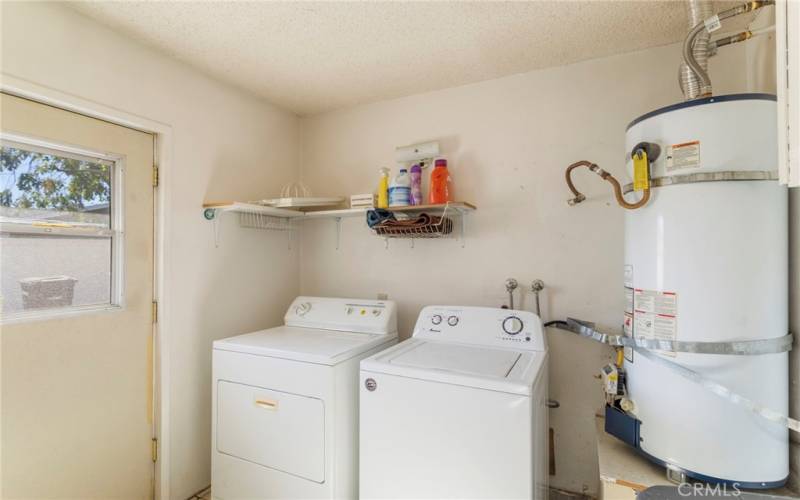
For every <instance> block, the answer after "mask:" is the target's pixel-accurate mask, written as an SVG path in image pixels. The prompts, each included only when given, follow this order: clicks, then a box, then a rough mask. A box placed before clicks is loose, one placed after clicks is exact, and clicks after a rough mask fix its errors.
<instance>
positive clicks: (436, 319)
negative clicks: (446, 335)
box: [431, 314, 442, 325]
mask: <svg viewBox="0 0 800 500" xmlns="http://www.w3.org/2000/svg"><path fill="white" fill-rule="evenodd" d="M431 323H433V324H434V325H440V324H441V323H442V317H441V316H440V315H438V314H434V315H433V316H432V317H431Z"/></svg>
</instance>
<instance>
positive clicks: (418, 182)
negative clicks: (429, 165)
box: [410, 164, 425, 205]
mask: <svg viewBox="0 0 800 500" xmlns="http://www.w3.org/2000/svg"><path fill="white" fill-rule="evenodd" d="M410 176H411V200H410V202H411V204H412V205H422V204H423V203H425V202H424V201H422V167H420V166H419V165H418V164H417V165H414V166H412V167H411V174H410Z"/></svg>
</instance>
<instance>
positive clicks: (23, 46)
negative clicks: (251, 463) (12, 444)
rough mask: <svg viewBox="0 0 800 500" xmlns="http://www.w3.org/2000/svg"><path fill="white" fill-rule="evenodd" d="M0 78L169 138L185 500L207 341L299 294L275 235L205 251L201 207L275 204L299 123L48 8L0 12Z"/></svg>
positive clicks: (205, 463)
mask: <svg viewBox="0 0 800 500" xmlns="http://www.w3.org/2000/svg"><path fill="white" fill-rule="evenodd" d="M2 71H3V72H4V73H5V74H7V75H11V76H13V77H17V78H22V79H25V80H29V81H32V82H34V83H36V84H39V85H42V86H46V87H50V88H53V89H57V90H58V91H60V92H65V93H68V94H72V95H75V96H78V97H81V98H84V99H87V100H90V101H94V102H97V103H100V104H102V105H104V106H108V107H112V108H116V109H119V110H122V111H124V112H127V113H131V114H135V115H139V116H143V117H146V118H148V119H149V120H155V121H160V122H163V123H166V124H169V125H171V126H172V130H173V136H172V137H173V140H174V143H173V144H172V152H171V153H172V160H173V162H172V169H173V171H172V172H170V173H169V174H168V177H169V179H171V181H172V182H171V184H169V185H167V186H164V188H165V189H167V190H169V192H168V196H169V198H170V212H169V213H167V214H166V216H167V218H168V220H167V224H168V228H169V230H170V234H169V240H168V242H167V245H168V258H169V260H168V261H167V263H166V269H165V272H166V278H167V280H169V282H170V284H171V285H170V290H171V295H170V296H169V297H166V299H167V305H168V307H169V312H170V318H171V321H170V323H169V324H166V325H164V324H162V325H161V327H162V329H163V332H164V334H165V335H166V336H167V337H168V341H169V345H170V353H169V358H170V363H171V365H170V379H171V388H170V393H169V396H170V421H171V436H170V440H169V441H170V442H169V444H170V455H169V457H168V459H169V465H170V486H171V497H172V498H174V499H183V498H187V497H188V496H189V495H190V494H192V493H193V492H195V491H197V490H198V489H201V488H203V487H205V486H206V485H208V484H209V482H210V456H211V453H210V444H211V439H210V433H211V413H210V411H211V410H210V406H211V385H210V380H211V350H210V348H211V341H212V340H213V339H216V338H221V337H226V336H229V335H232V334H236V333H241V332H246V331H252V330H255V329H259V328H264V327H268V326H274V325H276V324H279V323H280V322H281V321H282V316H283V313H284V310H285V308H286V307H287V306H288V304H289V302H290V301H291V299H292V298H293V297H294V296H295V295H297V291H298V284H297V276H298V261H297V253H298V252H297V250H294V251H292V252H290V251H288V249H287V240H286V239H285V235H283V234H274V233H266V232H260V231H255V230H246V229H240V228H238V226H237V225H236V224H235V223H234V221H233V220H228V221H227V223H225V221H223V226H222V233H221V238H222V239H221V244H220V247H219V248H215V247H214V242H213V238H212V231H211V226H210V224H209V223H207V222H206V221H205V220H204V219H203V218H202V215H201V210H200V206H201V204H202V203H203V201H204V200H213V199H230V198H234V197H235V198H237V199H256V198H263V197H267V196H274V195H277V194H278V193H279V191H280V187H281V185H282V184H284V183H286V182H289V181H292V180H294V179H295V176H296V170H295V169H296V165H297V162H298V147H299V123H298V120H297V118H296V117H295V116H293V115H292V114H290V113H287V112H283V111H281V110H279V109H276V108H275V107H273V106H271V105H269V104H267V103H265V102H263V101H262V100H259V99H256V98H254V97H251V96H250V95H248V94H245V93H243V92H241V91H239V90H237V89H234V88H232V87H229V86H226V85H223V84H220V83H218V82H216V81H214V80H211V79H209V78H206V77H205V76H202V75H201V74H199V73H198V72H196V71H194V70H193V69H191V68H189V67H187V66H185V65H182V64H181V63H178V62H176V61H174V60H172V59H169V58H167V57H165V56H162V55H160V54H159V53H157V52H155V51H153V50H150V49H149V48H146V47H144V46H142V45H139V44H136V43H134V42H132V41H130V40H128V39H126V38H123V37H121V36H119V35H117V34H116V33H114V32H113V31H112V30H110V29H108V28H105V27H103V26H101V25H99V24H97V23H95V22H94V21H90V20H88V19H86V18H84V17H82V16H80V15H78V14H76V13H74V12H73V11H71V10H69V9H66V8H65V7H63V6H60V5H55V4H41V3H8V2H4V3H3V5H2ZM145 376H146V374H144V373H143V374H142V377H145ZM9 458H10V457H4V459H9Z"/></svg>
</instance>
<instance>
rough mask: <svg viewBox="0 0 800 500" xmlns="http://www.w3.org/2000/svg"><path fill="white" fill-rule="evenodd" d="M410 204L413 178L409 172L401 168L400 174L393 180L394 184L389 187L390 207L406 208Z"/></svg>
mask: <svg viewBox="0 0 800 500" xmlns="http://www.w3.org/2000/svg"><path fill="white" fill-rule="evenodd" d="M410 204H411V178H410V177H409V175H408V170H407V169H405V168H401V169H400V173H399V174H397V176H396V177H395V178H394V179H392V184H391V186H389V206H390V207H405V206H408V205H410Z"/></svg>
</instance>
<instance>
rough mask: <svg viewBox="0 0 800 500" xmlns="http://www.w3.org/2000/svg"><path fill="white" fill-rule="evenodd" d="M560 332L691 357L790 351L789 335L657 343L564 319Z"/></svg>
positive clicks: (753, 354) (755, 354)
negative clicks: (610, 332)
mask: <svg viewBox="0 0 800 500" xmlns="http://www.w3.org/2000/svg"><path fill="white" fill-rule="evenodd" d="M562 330H568V331H570V332H573V333H577V334H578V335H581V336H583V337H587V338H590V339H592V340H596V341H598V342H602V343H604V344H608V345H610V346H612V347H633V348H637V347H638V348H641V349H649V350H654V351H667V352H686V353H691V354H722V355H734V356H758V355H761V354H778V353H781V352H786V351H791V350H792V334H791V333H790V334H788V335H784V336H783V337H776V338H772V339H757V340H733V341H729V342H685V341H680V340H660V339H651V338H642V337H628V336H627V335H609V334H607V333H602V332H598V331H597V330H595V329H594V324H593V323H588V322H586V321H581V320H577V319H572V318H567V321H566V326H565V327H562Z"/></svg>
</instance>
